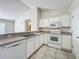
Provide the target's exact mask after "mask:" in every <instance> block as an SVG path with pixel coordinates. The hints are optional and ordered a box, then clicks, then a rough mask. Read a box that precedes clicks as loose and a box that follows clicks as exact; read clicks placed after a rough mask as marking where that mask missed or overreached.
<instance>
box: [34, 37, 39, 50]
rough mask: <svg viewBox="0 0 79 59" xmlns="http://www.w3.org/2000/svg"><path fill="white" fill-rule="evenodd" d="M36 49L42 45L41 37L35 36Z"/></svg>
mask: <svg viewBox="0 0 79 59" xmlns="http://www.w3.org/2000/svg"><path fill="white" fill-rule="evenodd" d="M34 39H35V47H34V48H35V50H37V49H38V48H39V46H40V38H39V37H35V38H34Z"/></svg>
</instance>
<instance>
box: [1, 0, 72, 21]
mask: <svg viewBox="0 0 79 59" xmlns="http://www.w3.org/2000/svg"><path fill="white" fill-rule="evenodd" d="M71 4H72V0H0V18H2V19H9V20H16V18H18V17H19V16H21V15H22V14H23V13H24V12H25V11H27V10H28V9H29V7H30V6H31V7H33V6H36V7H39V8H40V9H41V10H43V11H44V10H52V11H53V10H54V11H56V10H57V11H62V10H65V11H66V10H67V11H68V9H69V8H70V6H71ZM28 6H29V7H28Z"/></svg>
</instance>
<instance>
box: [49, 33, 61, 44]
mask: <svg viewBox="0 0 79 59" xmlns="http://www.w3.org/2000/svg"><path fill="white" fill-rule="evenodd" d="M49 42H50V43H52V44H61V34H50V39H49Z"/></svg>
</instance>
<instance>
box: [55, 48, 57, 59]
mask: <svg viewBox="0 0 79 59" xmlns="http://www.w3.org/2000/svg"><path fill="white" fill-rule="evenodd" d="M56 56H57V49H56V53H55V59H56Z"/></svg>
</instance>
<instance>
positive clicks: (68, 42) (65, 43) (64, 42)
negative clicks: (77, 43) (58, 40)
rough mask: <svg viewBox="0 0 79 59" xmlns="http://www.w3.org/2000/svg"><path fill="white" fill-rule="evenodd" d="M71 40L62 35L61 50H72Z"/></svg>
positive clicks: (69, 37)
mask: <svg viewBox="0 0 79 59" xmlns="http://www.w3.org/2000/svg"><path fill="white" fill-rule="evenodd" d="M71 44H72V40H71V36H68V35H62V49H66V50H71V49H72V46H71Z"/></svg>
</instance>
